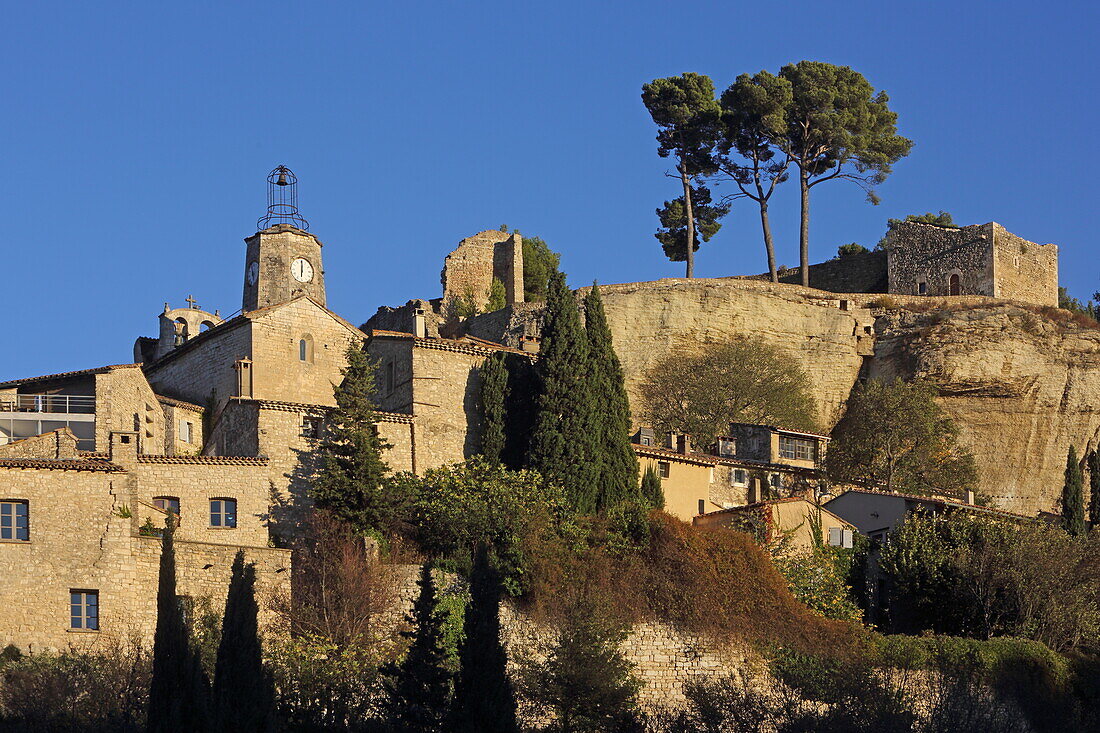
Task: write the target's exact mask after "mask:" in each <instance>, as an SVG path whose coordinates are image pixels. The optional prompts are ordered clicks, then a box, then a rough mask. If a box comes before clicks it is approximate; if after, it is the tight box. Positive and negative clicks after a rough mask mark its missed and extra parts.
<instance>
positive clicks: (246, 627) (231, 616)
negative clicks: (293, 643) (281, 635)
mask: <svg viewBox="0 0 1100 733" xmlns="http://www.w3.org/2000/svg"><path fill="white" fill-rule="evenodd" d="M258 611H259V608H258V607H257V605H256V565H255V563H248V564H247V565H245V562H244V551H243V550H238V551H237V554H236V556H235V557H234V558H233V569H232V576H231V578H230V581H229V593H228V595H227V596H226V600H225V615H224V617H223V618H224V621H223V622H222V634H221V644H220V645H219V646H218V660H217V666H216V667H215V671H214V686H213V706H212V708H213V713H214V721H215V725H216V727H217V728H218V729H220V730H230V729H232V730H237V731H243V732H245V733H253V732H254V733H262V732H264V731H270V730H272V729H273V728H274V726H275V711H274V704H275V699H274V698H275V692H274V689H273V687H272V681H271V675H270V674H269V673H268V671H267V670H266V669H264V666H263V661H262V658H261V657H262V653H261V648H260V634H259V627H258V624H257V620H256V619H257V613H258Z"/></svg>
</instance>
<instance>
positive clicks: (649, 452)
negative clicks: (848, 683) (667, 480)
mask: <svg viewBox="0 0 1100 733" xmlns="http://www.w3.org/2000/svg"><path fill="white" fill-rule="evenodd" d="M630 445H631V447H632V448H634V452H635V453H637V454H638V455H642V456H652V457H654V458H674V459H676V460H677V461H683V462H684V463H695V464H698V465H701V466H713V465H714V464H715V463H717V460H716V459H715V456H712V455H710V454H709V453H681V452H680V451H675V450H671V449H669V448H658V447H656V446H653V445H639V444H638V443H631V444H630Z"/></svg>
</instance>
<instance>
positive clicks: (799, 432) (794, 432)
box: [719, 422, 830, 441]
mask: <svg viewBox="0 0 1100 733" xmlns="http://www.w3.org/2000/svg"><path fill="white" fill-rule="evenodd" d="M730 425H746V426H748V427H751V428H767V429H768V430H774V431H775V432H777V433H786V434H787V435H798V436H801V437H803V438H815V439H817V440H824V441H828V440H830V438H829V436H828V435H821V434H819V433H807V432H805V431H803V430H790V429H788V428H784V427H779V426H776V425H765V424H763V423H753V422H734V423H730ZM719 437H722V438H728V437H732V436H728V435H722V436H719Z"/></svg>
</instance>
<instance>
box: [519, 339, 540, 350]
mask: <svg viewBox="0 0 1100 733" xmlns="http://www.w3.org/2000/svg"><path fill="white" fill-rule="evenodd" d="M540 348H542V340H541V339H540V338H539V337H538V336H524V337H523V342H522V343H521V344H520V349H522V350H523V351H526V352H527V353H528V354H537V353H539V349H540Z"/></svg>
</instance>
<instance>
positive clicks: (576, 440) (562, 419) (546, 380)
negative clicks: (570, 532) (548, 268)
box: [528, 272, 598, 514]
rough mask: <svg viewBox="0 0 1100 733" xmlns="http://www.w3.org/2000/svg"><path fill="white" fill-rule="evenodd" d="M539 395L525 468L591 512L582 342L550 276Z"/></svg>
mask: <svg viewBox="0 0 1100 733" xmlns="http://www.w3.org/2000/svg"><path fill="white" fill-rule="evenodd" d="M538 377H539V378H538V383H539V384H538V387H539V396H538V401H537V409H536V416H535V428H534V432H533V434H532V436H531V447H530V451H529V454H528V465H529V466H530V467H531V468H534V469H535V470H537V471H539V472H541V473H542V474H543V476H545V477H547V478H549V479H552V480H554V481H557V482H558V483H560V484H561V486H562V488H563V489H564V490H565V495H566V497H567V498H568V500H569V501H570V503H571V504H572V506H573V508H574V509H575V510H577V511H579V512H582V513H586V514H591V513H592V512H594V511H595V510H596V490H595V489H596V477H597V475H598V473H597V470H596V467H595V460H594V459H595V456H596V455H597V451H596V449H595V436H594V435H593V430H592V428H593V422H594V420H593V409H594V408H593V404H592V392H591V390H590V388H589V386H590V385H589V382H590V377H591V367H590V364H589V358H588V339H587V337H586V336H585V333H584V330H583V329H582V328H581V321H580V313H579V312H578V310H577V301H576V298H574V296H573V293H572V291H571V290H569V287H568V286H567V285H566V284H565V275H563V274H562V273H560V272H555V273H553V274H552V275H551V277H550V287H549V290H548V292H547V297H546V316H545V321H544V323H543V332H542V349H541V351H540V352H539V362H538Z"/></svg>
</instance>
